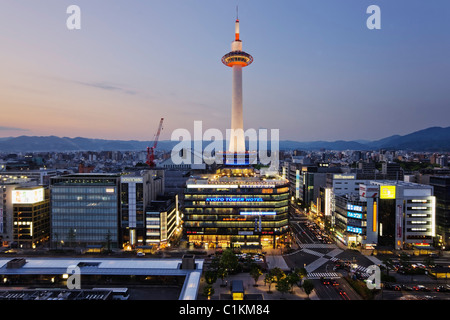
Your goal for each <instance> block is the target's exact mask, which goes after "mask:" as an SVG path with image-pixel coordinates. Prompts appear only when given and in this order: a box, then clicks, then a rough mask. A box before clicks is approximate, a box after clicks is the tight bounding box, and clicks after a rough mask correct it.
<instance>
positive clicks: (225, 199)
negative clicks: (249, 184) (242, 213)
mask: <svg viewBox="0 0 450 320" xmlns="http://www.w3.org/2000/svg"><path fill="white" fill-rule="evenodd" d="M205 201H206V202H263V201H264V200H263V198H239V197H237V198H228V197H217V198H206V200H205Z"/></svg>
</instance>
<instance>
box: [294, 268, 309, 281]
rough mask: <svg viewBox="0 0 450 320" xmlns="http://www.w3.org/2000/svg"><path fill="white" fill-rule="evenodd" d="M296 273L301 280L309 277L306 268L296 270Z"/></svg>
mask: <svg viewBox="0 0 450 320" xmlns="http://www.w3.org/2000/svg"><path fill="white" fill-rule="evenodd" d="M294 273H296V274H298V276H299V277H300V280H301V279H303V278H305V277H306V276H307V275H308V271H306V269H305V268H295V269H294Z"/></svg>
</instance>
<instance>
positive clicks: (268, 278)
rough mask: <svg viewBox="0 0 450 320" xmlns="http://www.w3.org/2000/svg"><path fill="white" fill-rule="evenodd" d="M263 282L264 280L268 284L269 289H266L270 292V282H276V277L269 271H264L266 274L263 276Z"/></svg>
mask: <svg viewBox="0 0 450 320" xmlns="http://www.w3.org/2000/svg"><path fill="white" fill-rule="evenodd" d="M264 282H265V283H266V284H269V291H268V293H272V291H270V287H271V286H272V283H274V282H276V277H275V275H274V274H273V273H271V272H270V271H269V272H268V273H266V275H265V276H264Z"/></svg>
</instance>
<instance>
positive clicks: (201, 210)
mask: <svg viewBox="0 0 450 320" xmlns="http://www.w3.org/2000/svg"><path fill="white" fill-rule="evenodd" d="M288 201H289V182H288V180H286V179H284V178H282V177H281V176H265V175H261V174H260V173H259V172H258V170H256V169H253V168H252V167H249V166H248V167H223V168H221V169H218V170H217V172H216V173H215V174H209V175H202V176H199V177H191V178H190V179H189V180H188V181H187V184H186V190H185V197H184V228H185V232H186V237H187V239H188V242H189V244H190V245H192V246H197V247H199V246H203V247H205V248H227V247H233V248H236V247H240V248H245V247H258V248H264V247H270V248H276V247H280V246H282V245H283V243H284V241H285V240H286V236H287V233H288Z"/></svg>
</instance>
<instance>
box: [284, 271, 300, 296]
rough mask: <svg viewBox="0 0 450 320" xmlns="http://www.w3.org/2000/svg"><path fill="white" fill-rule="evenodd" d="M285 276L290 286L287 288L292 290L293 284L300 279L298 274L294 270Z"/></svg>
mask: <svg viewBox="0 0 450 320" xmlns="http://www.w3.org/2000/svg"><path fill="white" fill-rule="evenodd" d="M286 278H287V281H288V283H289V287H290V288H289V289H290V290H291V291H293V288H294V284H298V283H299V281H300V280H301V278H300V275H299V274H298V273H296V272H292V273H289V274H288V275H287V277H286Z"/></svg>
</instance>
